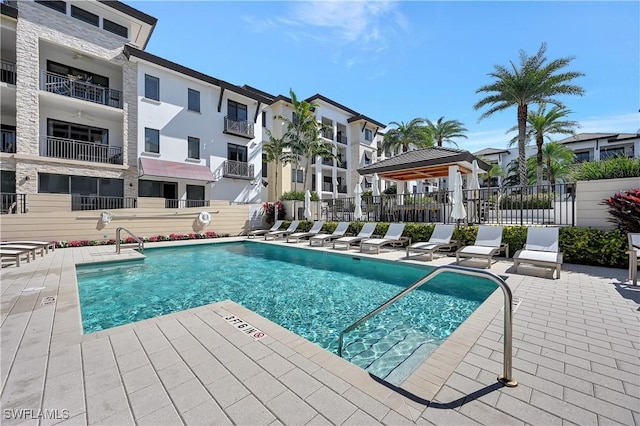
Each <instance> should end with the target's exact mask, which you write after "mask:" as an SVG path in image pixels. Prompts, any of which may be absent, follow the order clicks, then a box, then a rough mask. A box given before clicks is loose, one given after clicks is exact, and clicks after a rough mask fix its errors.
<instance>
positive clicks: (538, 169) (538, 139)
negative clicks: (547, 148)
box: [536, 134, 544, 185]
mask: <svg viewBox="0 0 640 426" xmlns="http://www.w3.org/2000/svg"><path fill="white" fill-rule="evenodd" d="M543 143H544V139H543V135H542V134H538V136H537V137H536V146H537V147H538V153H537V154H536V184H538V185H541V184H542V163H543V161H542V144H543Z"/></svg>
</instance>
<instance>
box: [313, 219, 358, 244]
mask: <svg viewBox="0 0 640 426" xmlns="http://www.w3.org/2000/svg"><path fill="white" fill-rule="evenodd" d="M347 229H349V222H339V223H338V225H337V226H336V229H335V230H334V231H333V233H331V234H318V235H315V236H313V237H311V238H309V245H310V246H315V245H317V244H318V243H320V247H324V243H326V242H327V241H331V240H334V239H336V238H340V237H344V234H346V233H347Z"/></svg>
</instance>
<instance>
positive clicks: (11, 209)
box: [0, 192, 27, 214]
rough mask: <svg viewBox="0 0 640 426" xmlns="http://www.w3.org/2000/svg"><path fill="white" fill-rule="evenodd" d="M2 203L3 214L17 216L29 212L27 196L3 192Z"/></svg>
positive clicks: (0, 197) (0, 195)
mask: <svg viewBox="0 0 640 426" xmlns="http://www.w3.org/2000/svg"><path fill="white" fill-rule="evenodd" d="M0 199H1V201H2V210H1V211H0V212H1V213H2V214H16V213H26V212H27V194H14V193H6V192H3V193H1V194H0Z"/></svg>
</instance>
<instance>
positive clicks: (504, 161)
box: [474, 133, 640, 185]
mask: <svg viewBox="0 0 640 426" xmlns="http://www.w3.org/2000/svg"><path fill="white" fill-rule="evenodd" d="M558 142H559V143H561V144H563V145H564V146H566V147H567V148H568V149H570V150H571V151H573V153H574V154H575V162H576V163H582V162H585V161H600V160H606V159H607V158H611V157H614V156H616V155H624V156H627V157H634V158H639V157H640V134H637V133H577V134H575V135H573V136H569V137H567V138H564V139H562V140H559V141H558ZM536 152H537V149H536V147H535V146H528V147H527V148H526V150H525V155H526V157H527V158H529V157H531V156H535V155H536ZM474 155H476V156H478V157H482V158H483V159H485V160H486V161H487V162H488V163H489V164H498V165H500V166H502V168H503V169H504V170H505V171H506V170H508V169H509V166H510V164H511V163H512V162H513V161H515V160H516V159H517V158H518V148H517V147H513V148H509V149H497V148H485V149H483V150H480V151H478V152H476V153H474ZM502 180H503V178H496V180H495V182H493V185H498V184H500V182H501V181H502Z"/></svg>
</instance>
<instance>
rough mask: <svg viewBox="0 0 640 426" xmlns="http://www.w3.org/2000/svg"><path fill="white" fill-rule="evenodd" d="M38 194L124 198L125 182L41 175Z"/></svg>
mask: <svg viewBox="0 0 640 426" xmlns="http://www.w3.org/2000/svg"><path fill="white" fill-rule="evenodd" d="M38 192H39V193H44V194H73V195H92V196H100V197H122V196H123V195H124V180H123V179H107V178H96V177H89V176H69V175H58V174H50V173H39V174H38Z"/></svg>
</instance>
